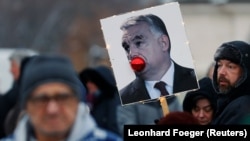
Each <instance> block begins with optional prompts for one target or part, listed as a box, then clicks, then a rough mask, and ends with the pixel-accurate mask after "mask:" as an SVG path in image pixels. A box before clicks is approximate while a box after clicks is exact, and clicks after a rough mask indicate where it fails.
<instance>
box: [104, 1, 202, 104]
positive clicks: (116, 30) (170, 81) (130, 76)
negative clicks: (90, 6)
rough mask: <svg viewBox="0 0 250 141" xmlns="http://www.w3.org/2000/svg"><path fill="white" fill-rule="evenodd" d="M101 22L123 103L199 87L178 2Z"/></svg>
mask: <svg viewBox="0 0 250 141" xmlns="http://www.w3.org/2000/svg"><path fill="white" fill-rule="evenodd" d="M100 22H101V26H102V31H103V35H104V39H105V42H106V48H107V50H108V53H109V58H110V62H111V64H112V68H113V72H114V75H115V78H116V82H117V87H118V90H119V95H120V98H121V103H122V105H128V104H135V103H138V102H151V101H155V100H158V99H159V97H162V96H165V97H166V98H168V97H170V96H171V95H173V94H177V93H181V92H185V91H189V90H193V89H197V88H199V85H198V83H197V75H196V72H195V67H194V64H193V59H192V54H191V51H190V48H189V45H188V40H187V37H186V33H185V28H184V22H183V19H182V16H181V11H180V6H179V3H178V2H172V3H167V4H163V5H159V6H155V7H150V8H146V9H142V10H138V11H132V12H129V13H125V14H119V15H114V16H111V17H107V18H104V19H101V20H100ZM159 81H163V82H164V83H165V84H164V85H163V88H164V89H165V90H164V91H165V92H164V93H163V92H162V90H161V89H159V88H157V87H156V86H155V84H156V83H157V82H159Z"/></svg>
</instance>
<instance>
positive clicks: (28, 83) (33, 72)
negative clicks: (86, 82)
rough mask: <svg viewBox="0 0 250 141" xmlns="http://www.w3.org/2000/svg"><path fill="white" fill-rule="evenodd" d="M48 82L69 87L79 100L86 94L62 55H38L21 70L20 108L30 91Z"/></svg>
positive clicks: (68, 61)
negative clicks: (59, 83)
mask: <svg viewBox="0 0 250 141" xmlns="http://www.w3.org/2000/svg"><path fill="white" fill-rule="evenodd" d="M48 82H61V83H64V84H66V85H68V86H70V87H71V88H72V90H73V91H74V92H75V94H76V96H77V97H78V98H79V100H81V99H82V97H83V95H85V93H86V90H85V87H84V86H83V85H82V84H81V81H80V80H79V78H78V75H77V73H76V72H75V70H74V67H73V64H72V63H71V61H70V60H69V58H67V57H65V56H62V55H53V56H52V55H38V56H35V57H33V58H32V59H31V60H30V61H29V62H28V63H27V64H26V66H25V68H24V70H23V74H22V79H21V85H20V99H21V106H22V108H24V107H25V104H26V102H27V99H28V98H29V96H30V95H31V93H32V91H33V90H34V89H35V88H36V87H38V86H39V85H41V84H45V83H48Z"/></svg>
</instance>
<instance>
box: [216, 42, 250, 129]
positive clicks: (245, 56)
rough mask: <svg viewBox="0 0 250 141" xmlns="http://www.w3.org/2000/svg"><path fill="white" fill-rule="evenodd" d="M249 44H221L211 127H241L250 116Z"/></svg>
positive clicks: (217, 54) (217, 52) (217, 59)
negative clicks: (235, 125) (238, 125)
mask: <svg viewBox="0 0 250 141" xmlns="http://www.w3.org/2000/svg"><path fill="white" fill-rule="evenodd" d="M249 57H250V45H249V43H246V42H244V41H238V40H236V41H229V42H225V43H223V44H222V45H221V46H220V47H219V48H218V49H217V50H216V52H215V55H214V60H215V63H216V64H215V67H214V73H213V86H214V88H215V91H216V92H217V94H218V95H217V96H218V99H217V111H216V114H215V118H214V121H213V124H215V125H220V124H241V120H242V119H243V118H244V117H245V116H246V115H247V114H249V113H250V108H249V107H250V87H249V84H250V76H249V74H250V71H249V69H250V58H249Z"/></svg>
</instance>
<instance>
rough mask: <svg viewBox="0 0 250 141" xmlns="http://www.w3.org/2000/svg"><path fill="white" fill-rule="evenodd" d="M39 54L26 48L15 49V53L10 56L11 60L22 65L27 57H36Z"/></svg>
mask: <svg viewBox="0 0 250 141" xmlns="http://www.w3.org/2000/svg"><path fill="white" fill-rule="evenodd" d="M36 54H37V53H36V52H35V51H33V50H29V49H26V48H20V49H15V50H14V51H13V53H12V54H11V55H10V57H9V60H10V61H15V62H16V63H17V64H19V65H20V64H21V62H22V60H23V59H24V58H26V57H29V56H33V55H36Z"/></svg>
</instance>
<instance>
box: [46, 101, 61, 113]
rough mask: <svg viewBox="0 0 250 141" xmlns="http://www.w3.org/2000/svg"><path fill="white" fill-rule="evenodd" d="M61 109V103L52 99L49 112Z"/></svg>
mask: <svg viewBox="0 0 250 141" xmlns="http://www.w3.org/2000/svg"><path fill="white" fill-rule="evenodd" d="M58 111H59V105H58V103H57V102H56V101H55V100H50V101H49V102H48V105H47V112H48V113H56V112H58Z"/></svg>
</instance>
